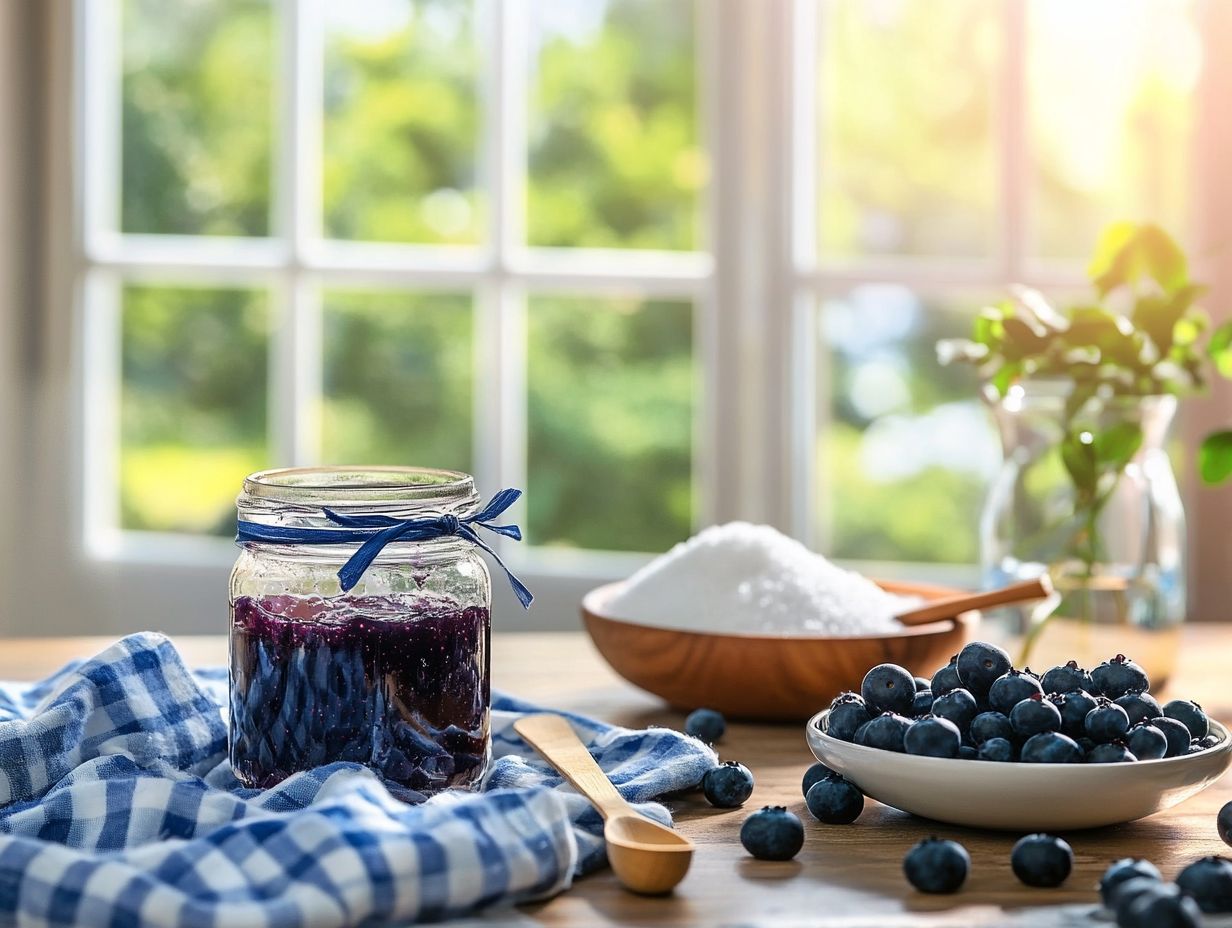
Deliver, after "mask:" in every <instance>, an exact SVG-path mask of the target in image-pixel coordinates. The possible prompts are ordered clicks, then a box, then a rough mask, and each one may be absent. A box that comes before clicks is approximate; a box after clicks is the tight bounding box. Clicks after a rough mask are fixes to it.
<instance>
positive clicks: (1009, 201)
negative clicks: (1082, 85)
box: [998, 0, 1030, 283]
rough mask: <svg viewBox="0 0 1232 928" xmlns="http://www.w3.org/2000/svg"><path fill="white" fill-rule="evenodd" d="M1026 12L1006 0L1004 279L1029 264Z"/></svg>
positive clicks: (1017, 1) (1018, 2) (1019, 274)
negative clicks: (1027, 246) (1027, 249)
mask: <svg viewBox="0 0 1232 928" xmlns="http://www.w3.org/2000/svg"><path fill="white" fill-rule="evenodd" d="M1026 30H1027V11H1026V4H1025V3H1024V0H1005V3H1004V5H1003V6H1002V41H1003V43H1004V49H1003V54H1002V56H1001V59H1002V62H1001V81H1000V95H1001V114H1000V117H1001V118H1000V121H999V128H1000V133H999V139H998V142H999V146H1000V158H1001V203H1002V208H1001V233H1002V240H1001V248H1002V255H1001V260H1002V274H1003V277H1004V281H1005V282H1007V283H1012V282H1015V281H1020V280H1022V279H1023V273H1024V268H1025V264H1026V256H1025V252H1026V240H1027V206H1026V201H1027V185H1028V181H1029V178H1028V171H1029V164H1030V159H1029V158H1028V156H1027V128H1026V127H1027V105H1028V102H1029V101H1028V100H1027V84H1026V80H1027V78H1026V58H1027V55H1026V46H1027V35H1026Z"/></svg>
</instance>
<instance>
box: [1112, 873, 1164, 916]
mask: <svg viewBox="0 0 1232 928" xmlns="http://www.w3.org/2000/svg"><path fill="white" fill-rule="evenodd" d="M1173 891H1174V887H1173V884H1171V883H1164V882H1162V881H1161V880H1158V879H1153V878H1151V877H1148V876H1131V877H1130V878H1129V879H1128V880H1126V881H1125V882H1124V883H1118V884H1117V885H1116V886H1114V887H1113V888H1112V893H1111V897H1112V898H1111V899H1110V904H1109V906H1108V908H1110V909H1112V910H1113V911H1114V912H1115V913H1116V920H1117V923H1118V924H1120V923H1121V922H1122V921H1124V920H1125V919H1126V918H1128V917H1129V910H1130V908H1131V907H1132V906H1133V904H1134V903H1135V902H1137V901H1138V899H1139V897H1141V896H1142V895H1144V894H1146V893H1156V894H1160V895H1167V894H1168V893H1170V892H1173Z"/></svg>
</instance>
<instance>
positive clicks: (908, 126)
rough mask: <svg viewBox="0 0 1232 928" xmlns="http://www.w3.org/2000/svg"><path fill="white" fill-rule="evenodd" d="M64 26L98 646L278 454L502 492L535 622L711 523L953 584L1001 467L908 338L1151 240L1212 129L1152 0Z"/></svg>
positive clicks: (634, 7) (255, 16)
mask: <svg viewBox="0 0 1232 928" xmlns="http://www.w3.org/2000/svg"><path fill="white" fill-rule="evenodd" d="M74 10H75V12H74V14H73V15H74V25H75V31H76V34H77V41H78V43H79V47H80V49H81V52H82V54H81V55H80V56H76V60H75V61H74V56H72V55H69V56H66V58H65V60H66V61H69V62H73V67H74V68H75V72H76V83H75V87H76V88H77V94H78V96H79V104H78V106H77V108H76V113H77V121H76V123H75V125H74V130H73V135H72V138H73V139H74V142H75V151H76V161H77V164H78V172H79V184H78V187H77V190H78V197H77V203H76V206H77V210H76V216H77V230H78V233H79V234H78V235H77V243H76V245H75V248H76V253H75V254H74V255H73V258H74V259H75V264H74V266H75V267H76V268H77V269H78V271H77V272H76V273H77V275H78V276H77V286H78V316H77V317H75V321H73V320H69V321H67V322H65V323H64V326H65V328H68V327H75V331H77V332H78V333H79V336H78V337H79V339H80V342H79V344H80V351H79V352H78V353H77V354H76V355H75V356H74V359H73V361H72V363H73V364H75V365H76V366H77V367H76V369H77V371H78V375H79V376H78V384H79V396H80V414H79V416H77V417H76V418H75V419H71V418H70V419H68V421H72V422H74V423H75V424H74V425H73V428H74V429H76V434H78V435H79V436H80V439H79V445H80V457H79V466H78V469H77V470H76V471H74V472H73V473H72V474H71V477H72V480H74V481H76V482H77V483H78V484H80V486H81V487H82V493H83V496H82V505H81V510H82V512H84V513H85V516H84V522H82V521H77V522H73V523H72V524H71V525H69V527H68V532H69V533H70V534H71V533H76V534H77V535H78V536H79V537H82V538H84V539H85V542H86V544H85V547H84V549H83V552H84V553H83V555H82V556H83V558H84V559H85V562H87V563H88V562H91V561H94V562H99V561H105V562H107V563H108V564H112V565H120V569H121V570H122V572H124V576H125V577H126V578H127V580H126V581H125V583H126V584H128V585H129V586H130V591H129V592H117V593H116V594H115V596H114V598H113V599H109V600H108V602H110V603H113V612H112V614H113V624H115V625H118V626H123V625H124V623H125V618H124V615H125V607H124V603H125V602H126V599H127V600H131V599H132V597H133V596H135V595H137V594H135V593H133V592H131V589H145V587H142V586H141V584H142V583H143V582H145V581H144V580H143V579H142V578H151V577H154V576H155V574H156V573H158V574H159V576H161V577H162V579H161V580H159V581H158V583H156V584H155V585H154V586H153V587H150V589H151V590H154V592H152V593H150V594H149V595H151V596H154V597H155V598H158V597H167V596H170V595H171V594H170V593H169V592H168V591H170V590H173V589H175V588H176V586H177V584H180V583H189V582H192V583H198V582H199V583H200V586H198V587H194V589H200V590H202V591H204V590H207V589H213V587H211V586H207V585H206V579H207V578H209V583H213V584H216V583H217V577H219V576H220V575H221V573H222V572H223V571H225V568H226V565H227V564H228V563H229V561H230V559H231V557H232V551H231V549H230V547H229V544H228V543H227V541H226V537H227V536H228V535H229V534H230V533H231V531H232V526H233V500H234V495H235V492H236V490H237V488H238V486H239V482H240V480H241V479H242V477H243V476H244V474H245V473H247V472H249V471H251V470H254V469H257V468H260V467H264V466H272V465H274V464H286V463H313V462H332V463H341V462H344V461H349V462H356V461H365V462H374V463H378V462H380V463H384V462H389V463H405V462H414V463H420V464H434V465H438V466H443V467H453V468H460V469H465V470H469V471H472V472H474V473H475V474H476V475H477V478H478V480H479V483H480V485H481V486H482V487H483V488H485V489H486V490H489V491H491V490H494V489H496V488H497V487H498V486H503V485H515V486H522V487H525V488H526V489H527V491H528V492H527V496H526V498H525V501H524V503H523V504H521V506H520V511H519V512H518V513H517V517H518V519H519V521H520V522H521V523H522V525H523V527H524V529H525V531H526V535H527V540H528V544H527V545H525V546H522V547H521V548H515V549H510V550H504V551H502V553H503V554H505V555H507V556H509V557H510V558H511V560H512V561H513V562H514V564H515V565H516V566H517V568H518V569H519V570H520V571H521V572H523V573H524V574H526V575H527V578H528V579H529V580H530V581H531V582H532V586H534V587H535V588H536V592H537V593H540V600H541V603H542V604H543V605H542V609H543V610H544V612H546V613H549V614H550V616H549V618H547V619H546V622H547V624H556V625H560V626H569V625H571V624H572V612H573V610H574V608H575V605H576V596H577V594H578V593H579V592H580V591H581V590H583V589H584V588H585V587H586V586H587V585H589V584H591V583H593V582H596V581H597V580H599V579H603V578H612V577H616V576H621V575H623V574H626V573H627V572H628V571H629V570H630V569H631V567H632V566H633V565H635V564H636V563H638V562H639V561H640V560H643V559H644V557H645V556H646V554H647V553H649V552H658V551H662V550H664V549H665V548H667V547H669V546H670V545H671V544H673V543H674V542H676V541H679V540H681V539H683V538H685V537H687V536H688V535H689V534H690V533H691V532H692V531H693V530H694V529H695V528H696V527H697V526H698V525H700V524H705V523H708V522H711V521H715V520H720V519H728V518H737V517H745V518H752V519H758V520H766V521H771V522H774V523H776V524H778V525H779V526H780V527H782V528H784V529H786V530H789V531H792V532H793V533H795V534H797V535H798V536H800V537H802V538H804V539H805V540H807V541H809V542H810V543H812V544H815V545H816V546H817V547H819V548H820V549H822V550H824V551H825V552H827V553H828V554H831V555H833V556H835V557H838V558H842V559H845V560H849V561H853V562H858V563H863V564H872V563H875V564H876V565H877V569H878V570H880V571H882V572H883V573H889V574H891V575H892V574H895V573H903V572H912V571H918V570H920V569H924V570H928V571H930V572H934V573H935V572H937V571H942V572H945V571H949V572H950V573H955V572H957V573H959V574H962V573H963V572H964V571H967V573H966V574H965V577H966V579H968V580H973V579H974V574H973V573H971V572H970V565H971V564H972V563H973V562H974V560H975V558H976V555H977V541H976V537H975V531H974V524H975V514H976V513H977V511H978V509H979V506H980V503H981V500H982V496H983V492H984V486H985V483H986V481H987V479H988V476H989V474H990V473H991V471H992V469H993V468H994V467H995V465H996V462H997V460H998V455H999V451H998V447H997V443H996V441H995V436H994V435H993V433H992V431H991V427H990V425H989V423H988V420H987V419H986V417H985V415H984V412H983V410H982V409H981V408H980V407H979V404H978V402H977V401H976V399H975V396H976V393H975V383H974V379H973V377H972V376H971V375H970V373H969V372H965V371H960V370H948V369H941V368H939V367H938V366H937V365H936V363H935V360H934V356H933V343H934V342H935V340H936V339H937V338H938V337H943V336H949V335H954V334H958V333H960V332H962V331H963V330H965V328H966V326H967V325H968V324H969V321H970V318H971V316H972V314H973V313H974V312H975V311H976V310H977V309H978V308H979V306H980V304H981V302H982V301H984V300H987V299H990V298H993V297H995V296H998V295H999V294H1000V293H1002V292H1003V290H1004V288H1005V287H1006V285H1008V284H1009V283H1011V282H1015V281H1019V280H1024V281H1026V282H1029V283H1034V284H1036V285H1040V286H1042V287H1044V288H1046V289H1051V290H1052V291H1053V292H1060V291H1062V290H1065V289H1067V288H1071V287H1073V286H1075V285H1078V284H1080V283H1081V277H1082V265H1081V261H1082V258H1083V256H1084V255H1085V253H1086V252H1087V250H1088V249H1089V247H1090V244H1091V241H1092V239H1093V237H1094V234H1095V231H1096V230H1097V229H1098V228H1099V227H1100V225H1102V224H1103V223H1104V222H1106V221H1108V220H1110V219H1114V218H1119V217H1121V216H1123V215H1131V216H1134V217H1135V218H1154V219H1158V220H1160V221H1162V222H1165V223H1166V224H1168V225H1169V226H1170V227H1171V228H1173V229H1175V230H1177V231H1178V232H1180V233H1181V234H1182V237H1184V234H1185V233H1186V232H1187V231H1188V230H1189V228H1190V226H1191V225H1192V218H1193V217H1192V202H1191V201H1192V197H1191V195H1190V186H1191V182H1190V178H1191V171H1190V169H1189V165H1190V162H1191V158H1190V154H1191V152H1192V150H1193V143H1192V137H1193V134H1194V132H1195V131H1196V130H1197V128H1198V127H1200V126H1201V125H1202V124H1203V120H1204V119H1207V120H1208V121H1209V118H1210V117H1209V116H1204V115H1203V113H1202V111H1201V108H1200V104H1201V99H1202V98H1201V95H1200V94H1199V93H1198V90H1199V87H1200V85H1201V84H1202V82H1203V80H1204V79H1205V74H1206V70H1205V69H1206V68H1207V64H1206V61H1207V60H1208V58H1207V57H1205V56H1206V49H1207V45H1206V44H1205V42H1207V41H1214V39H1213V38H1212V39H1204V34H1203V20H1202V16H1203V15H1204V14H1203V12H1202V7H1201V6H1200V5H1199V4H1198V3H1196V2H1185V0H1175V2H1173V0H1108V2H1105V0H1091V2H1089V3H1085V4H1082V5H1081V9H1077V8H1075V7H1074V5H1073V4H1068V3H1064V2H1055V3H1054V2H1052V0H1032V2H1030V3H1024V2H1021V0H1003V2H998V3H989V2H985V0H869V2H861V3H853V2H845V0H768V2H766V3H764V4H739V3H724V4H709V3H707V2H704V0H577V2H569V3H559V2H547V0H368V2H363V3H345V4H335V3H325V2H320V0H191V2H184V3H179V4H176V5H174V7H173V8H168V7H167V6H166V5H165V4H161V3H157V2H154V0H77V3H76V5H75V7H74ZM1110 23H1111V24H1113V25H1112V26H1110V25H1109V24H1110ZM1092 61H1096V62H1097V65H1098V66H1093V65H1092ZM66 418H68V417H67V416H66ZM49 454H51V452H49ZM919 564H923V565H927V566H926V567H923V568H917V567H913V566H912V565H919ZM169 565H170V566H169ZM193 571H195V572H196V573H193ZM190 574H191V576H192V577H195V578H197V579H195V580H192V581H189V580H186V579H185V578H187V577H189V576H190ZM150 582H151V583H154V581H153V580H151V581H150ZM119 585H120V586H123V585H124V584H119ZM167 601H168V602H169V601H170V600H167ZM207 613H208V609H207V608H206V606H202V607H200V608H197V607H193V609H192V610H190V614H188V615H186V616H185V617H177V618H176V619H175V622H178V623H179V625H178V630H188V629H198V628H200V629H205V628H207V627H209V626H208V625H207V624H206V623H207V621H211V620H208V619H206V618H205V616H206V615H207ZM541 614H542V613H541ZM531 621H538V622H540V624H543V623H544V621H545V620H544V619H532V620H531ZM173 625H174V623H173Z"/></svg>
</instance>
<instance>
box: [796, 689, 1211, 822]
mask: <svg viewBox="0 0 1232 928" xmlns="http://www.w3.org/2000/svg"><path fill="white" fill-rule="evenodd" d="M827 715H828V712H819V713H818V714H817V715H815V716H813V718H811V719H809V722H808V725H807V726H806V727H805V733H806V737H807V738H808V744H809V747H810V748H812V750H813V754H814V755H815V756H816V757H817V759H818V760H819V761H821V762H822V763H823V764H825V765H826V766H827V767H830V768H831V769H832V770H837V771H838V772H839V773H841V774H842V775H843V776H845V777H846V778H847V779H849V780H851V781H852V782H853V783H855V784H856V786H858V787H860V789H861V790H863V791H864V793H865V794H866V795H868V796H871V797H872V798H873V799H876V800H877V801H878V802H881V803H885V804H886V805H889V806H893V807H894V808H896V809H902V810H903V811H904V812H910V813H912V814H914V815H919V816H922V817H924V818H930V819H934V820H936V821H938V822H949V823H951V824H954V825H969V826H971V827H974V828H995V829H1000V830H1004V831H1070V830H1074V829H1078V828H1098V827H1101V826H1104V825H1116V824H1120V823H1121V822H1131V821H1133V820H1134V819H1138V818H1143V817H1145V816H1147V815H1152V814H1154V813H1155V812H1159V811H1161V810H1163V809H1167V808H1170V807H1171V806H1174V805H1176V804H1177V803H1178V802H1184V801H1185V800H1186V799H1188V798H1189V797H1190V796H1193V795H1195V794H1196V793H1200V792H1201V791H1202V790H1204V789H1206V788H1207V787H1208V786H1210V785H1211V784H1212V783H1214V782H1215V781H1216V780H1218V779H1219V778H1220V777H1221V776H1222V775H1223V773H1224V771H1225V770H1227V769H1228V764H1229V763H1230V762H1232V738H1229V735H1228V729H1227V728H1225V727H1224V726H1223V725H1220V724H1219V723H1218V722H1214V721H1212V722H1211V733H1212V734H1214V735H1217V736H1218V737H1219V739H1220V741H1219V743H1218V744H1217V745H1215V746H1214V747H1212V748H1210V749H1208V750H1206V751H1203V752H1202V753H1200V754H1188V755H1186V756H1184V757H1170V758H1164V759H1161V760H1144V761H1138V762H1136V763H1132V764H1016V763H1015V764H1002V763H992V762H988V761H977V760H947V759H944V758H940V757H916V756H914V755H911V754H895V753H893V752H891V751H880V750H877V749H876V748H868V747H863V746H861V745H858V744H852V743H850V742H848V741H840V740H838V739H837V738H832V737H830V736H829V735H827V734H826V733H825V724H826V717H827Z"/></svg>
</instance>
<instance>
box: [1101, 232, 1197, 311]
mask: <svg viewBox="0 0 1232 928" xmlns="http://www.w3.org/2000/svg"><path fill="white" fill-rule="evenodd" d="M1087 273H1088V274H1089V275H1090V277H1091V282H1092V283H1094V284H1095V289H1096V290H1097V291H1098V293H1099V295H1100V297H1101V298H1102V297H1105V296H1107V295H1108V294H1109V293H1110V292H1111V291H1113V290H1115V289H1116V288H1117V287H1121V286H1124V285H1126V284H1132V283H1137V282H1138V281H1139V280H1141V279H1142V278H1143V277H1148V278H1150V279H1151V280H1154V281H1155V283H1157V284H1158V285H1159V288H1160V289H1161V290H1163V291H1164V292H1165V293H1173V292H1175V291H1176V290H1179V289H1180V288H1181V287H1183V286H1185V285H1186V284H1187V283H1188V282H1189V269H1188V264H1187V262H1186V260H1185V253H1184V252H1183V251H1181V248H1180V246H1179V245H1177V243H1176V242H1175V241H1174V240H1173V239H1172V237H1171V236H1170V235H1168V233H1167V232H1165V231H1164V230H1163V229H1161V228H1160V227H1159V226H1157V225H1152V224H1145V225H1135V224H1134V223H1132V222H1117V223H1113V224H1112V225H1110V226H1108V227H1107V228H1106V229H1105V230H1104V232H1103V233H1102V234H1101V235H1100V239H1099V242H1098V244H1097V245H1096V246H1095V256H1094V257H1093V258H1092V259H1091V263H1090V265H1088V267H1087Z"/></svg>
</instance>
